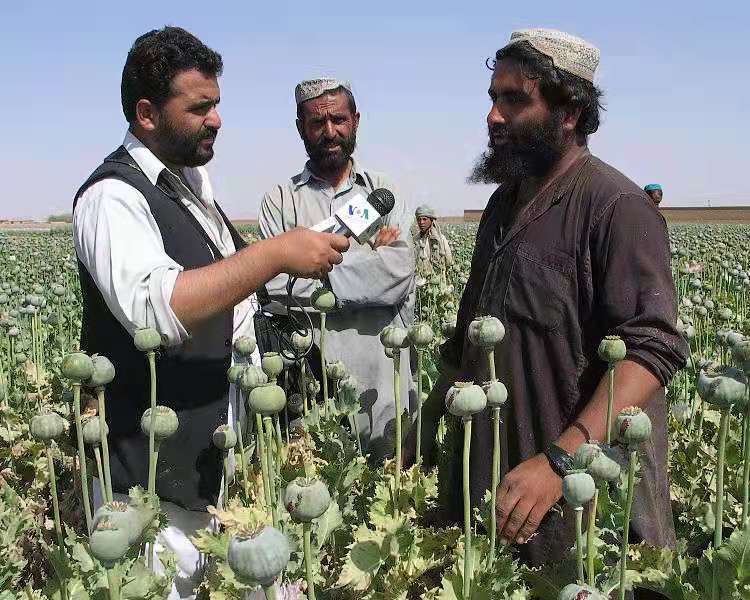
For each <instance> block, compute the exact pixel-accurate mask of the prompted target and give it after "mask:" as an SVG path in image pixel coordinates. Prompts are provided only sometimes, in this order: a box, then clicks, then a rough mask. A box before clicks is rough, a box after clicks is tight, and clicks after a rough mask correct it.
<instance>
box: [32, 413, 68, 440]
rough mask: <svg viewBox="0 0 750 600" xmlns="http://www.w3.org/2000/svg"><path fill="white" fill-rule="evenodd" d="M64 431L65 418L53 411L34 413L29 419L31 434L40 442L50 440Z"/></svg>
mask: <svg viewBox="0 0 750 600" xmlns="http://www.w3.org/2000/svg"><path fill="white" fill-rule="evenodd" d="M63 433H65V419H63V418H62V417H61V416H60V415H58V414H57V413H54V412H49V413H44V414H41V415H35V416H34V417H32V419H31V435H32V437H33V438H34V439H35V440H37V441H40V442H45V443H47V442H51V441H52V440H54V439H56V438H59V437H60V436H61V435H62V434H63Z"/></svg>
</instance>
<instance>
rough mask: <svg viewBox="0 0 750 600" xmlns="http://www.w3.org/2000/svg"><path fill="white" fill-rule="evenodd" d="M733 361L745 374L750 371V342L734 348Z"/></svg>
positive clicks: (741, 343) (745, 341) (743, 342)
mask: <svg viewBox="0 0 750 600" xmlns="http://www.w3.org/2000/svg"><path fill="white" fill-rule="evenodd" d="M732 360H733V361H734V364H735V365H737V367H738V368H740V369H742V370H743V371H745V373H747V372H748V371H750V340H744V341H742V342H740V343H739V344H737V345H736V346H734V347H733V348H732Z"/></svg>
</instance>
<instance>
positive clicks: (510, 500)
mask: <svg viewBox="0 0 750 600" xmlns="http://www.w3.org/2000/svg"><path fill="white" fill-rule="evenodd" d="M520 499H521V496H520V494H514V493H512V492H507V493H506V494H504V495H503V497H502V499H501V498H500V497H499V495H498V499H497V504H496V505H495V513H496V514H497V530H498V531H502V530H503V527H505V524H506V522H507V521H508V517H510V515H511V513H512V512H513V509H514V507H515V506H516V503H517V502H518V501H519V500H520Z"/></svg>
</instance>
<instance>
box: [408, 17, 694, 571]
mask: <svg viewBox="0 0 750 600" xmlns="http://www.w3.org/2000/svg"><path fill="white" fill-rule="evenodd" d="M598 62H599V51H598V50H597V49H596V48H595V47H593V46H592V45H590V44H589V43H587V42H585V41H584V40H581V39H579V38H576V37H574V36H570V35H568V34H565V33H561V32H558V31H554V30H542V29H532V30H524V31H519V32H515V33H513V35H512V36H511V40H510V43H509V44H508V45H506V46H505V47H504V48H502V49H501V50H499V51H498V52H497V54H496V57H495V61H494V64H488V66H490V67H491V68H492V79H491V82H490V88H489V95H490V99H491V102H492V106H491V109H490V112H489V114H488V116H487V124H488V127H489V136H490V142H489V150H488V151H487V152H486V153H485V154H484V155H483V156H482V157H481V158H480V160H479V161H478V162H477V164H476V166H475V167H474V170H473V173H472V175H471V178H470V179H471V180H472V181H474V182H482V183H492V184H497V185H499V187H498V188H497V190H496V191H495V193H494V194H493V195H492V197H491V198H490V200H489V203H488V205H487V207H486V210H485V211H484V215H483V217H482V220H481V223H480V225H479V230H478V232H477V237H476V246H475V250H474V256H473V259H472V268H471V274H470V277H469V281H468V284H467V286H466V289H465V291H464V294H463V297H462V299H461V306H460V309H459V313H458V321H457V326H456V332H455V335H454V336H453V337H452V338H451V339H449V340H448V341H447V342H446V343H445V345H444V346H443V347H442V348H441V355H442V362H443V376H442V377H441V378H440V380H439V381H438V383H437V385H436V386H435V388H434V390H433V391H432V393H431V395H430V397H429V399H428V400H427V401H426V403H425V408H424V421H425V424H424V426H423V430H422V434H423V436H422V437H423V441H422V444H423V448H426V449H427V450H428V451H429V449H430V446H432V445H434V440H435V428H436V424H437V421H438V419H439V417H440V416H441V415H442V414H443V413H444V399H445V394H446V391H447V389H448V387H449V386H450V385H451V383H452V382H453V381H456V380H459V381H461V380H462V381H472V380H473V381H477V382H483V381H486V380H487V379H489V376H488V368H487V365H486V358H485V356H484V354H483V353H482V351H481V350H478V349H477V348H475V347H473V346H472V345H471V344H470V343H469V342H468V339H467V329H468V325H469V323H470V322H471V321H472V320H473V319H474V318H475V317H477V316H480V315H494V316H496V317H498V318H499V319H500V320H501V321H502V322H503V323H504V324H505V327H506V336H505V339H504V340H503V341H502V342H501V344H500V345H499V346H498V347H497V349H496V351H495V359H496V370H497V373H498V378H499V379H500V380H501V381H503V382H504V383H505V384H506V386H507V388H508V392H509V400H508V402H507V403H506V405H505V407H504V414H503V429H502V440H503V445H504V447H503V448H502V463H503V464H502V465H501V476H502V479H501V484H500V487H499V489H498V500H497V506H496V510H497V515H498V532H499V535H500V536H501V537H502V539H504V540H506V541H507V542H509V543H514V544H518V547H519V550H520V552H521V556H522V558H523V559H524V560H525V561H526V562H528V563H530V564H533V565H539V564H542V563H544V562H547V561H554V560H559V559H561V558H563V557H564V556H565V555H566V553H567V552H568V550H569V548H570V547H571V546H572V545H573V542H574V531H575V530H574V520H573V511H572V510H570V509H569V508H568V507H563V511H562V512H559V511H551V510H550V509H552V507H553V506H554V505H555V504H556V503H558V502H559V501H560V500H561V497H562V479H561V472H560V471H561V469H560V468H559V462H558V463H557V464H556V460H555V457H557V458H559V457H560V456H561V453H563V452H564V453H567V454H569V455H572V454H573V453H574V452H575V450H576V449H577V448H578V446H579V445H581V444H582V443H583V442H585V441H587V439H588V438H590V439H592V440H604V439H606V425H605V421H606V413H607V378H606V374H605V371H606V364H605V363H604V362H603V361H601V360H600V359H599V358H598V356H597V348H598V345H599V342H600V341H601V339H602V338H603V337H604V336H605V335H619V336H620V337H621V338H622V339H623V340H624V341H625V343H626V345H627V349H628V350H627V355H626V358H625V360H623V361H621V362H620V363H619V364H618V366H617V369H616V375H615V407H614V411H613V415H616V414H617V413H618V412H619V411H620V410H621V409H622V408H624V407H626V406H629V405H635V406H639V407H641V408H642V409H643V410H645V411H646V412H647V413H648V414H649V416H650V417H651V420H652V422H653V436H652V440H651V441H649V442H647V443H645V444H643V445H642V447H641V456H640V463H641V482H640V484H639V486H638V487H637V489H636V499H635V504H634V507H633V523H632V530H633V537H632V538H631V539H636V540H638V539H642V540H646V541H648V542H650V543H653V544H661V545H668V546H669V545H673V544H674V542H675V534H674V524H673V521H672V512H671V508H670V498H669V482H668V477H667V472H666V461H667V436H666V406H665V397H664V386H665V385H666V384H667V383H668V382H669V380H670V379H671V378H672V377H673V376H674V374H675V372H676V371H677V370H678V369H680V368H682V367H683V366H684V364H685V360H686V356H687V347H686V344H685V342H684V340H683V339H682V338H681V336H680V335H679V333H678V332H677V330H676V328H675V324H676V319H677V315H676V301H675V289H674V284H673V281H672V277H671V273H670V254H669V243H668V237H667V230H666V225H665V222H664V219H663V218H662V216H661V215H660V214H659V212H658V211H657V209H656V208H655V207H654V205H653V203H652V202H651V200H650V199H649V198H648V196H647V195H646V194H645V193H644V191H643V190H642V189H640V187H639V186H637V185H636V184H635V183H633V182H632V181H630V180H629V179H628V178H627V177H625V176H624V175H623V174H621V173H619V172H618V171H616V170H615V169H614V168H612V167H611V166H609V165H607V164H606V163H604V162H602V161H601V160H599V159H598V158H596V157H594V156H592V155H591V153H590V152H589V150H588V147H587V139H588V136H589V135H590V134H592V133H594V132H595V131H596V130H597V129H598V127H599V112H600V109H601V105H600V97H601V91H600V90H599V89H598V88H597V87H596V86H595V85H594V83H593V78H594V70H595V69H596V67H597V65H598ZM613 420H614V418H613ZM414 435H415V433H414V432H411V439H410V442H413V441H414ZM472 436H473V440H472V456H471V465H472V471H471V496H472V504H474V505H475V506H476V505H477V504H478V503H479V502H480V501H481V499H482V497H483V495H484V493H485V491H486V490H487V489H489V486H490V482H491V463H492V461H491V455H492V429H491V420H490V418H489V415H487V414H484V415H481V416H480V417H479V418H475V419H474V429H473V432H472ZM409 446H411V444H410V443H409V444H407V455H408V454H409V453H410V451H409V449H408V448H409ZM457 447H460V445H459V446H457ZM614 451H615V452H619V453H620V454H621V455H622V456H621V459H622V462H623V463H624V462H625V457H624V451H623V450H622V449H618V448H615V449H614ZM562 456H563V457H564V454H562ZM457 458H458V459H459V460H460V457H457ZM455 471H456V472H457V476H458V477H460V469H456V470H455ZM455 489H457V490H460V489H461V484H460V482H456V486H455ZM456 496H457V497H460V494H456ZM457 501H458V502H460V498H457ZM532 534H536V535H532Z"/></svg>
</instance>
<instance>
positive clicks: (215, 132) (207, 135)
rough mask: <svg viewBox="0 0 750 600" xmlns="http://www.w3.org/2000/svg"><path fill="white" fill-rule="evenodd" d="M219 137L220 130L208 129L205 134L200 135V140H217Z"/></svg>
mask: <svg viewBox="0 0 750 600" xmlns="http://www.w3.org/2000/svg"><path fill="white" fill-rule="evenodd" d="M217 135H219V130H218V129H216V128H215V127H206V128H205V132H203V133H201V134H200V137H199V138H198V140H199V141H203V140H215V139H216V136H217Z"/></svg>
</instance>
